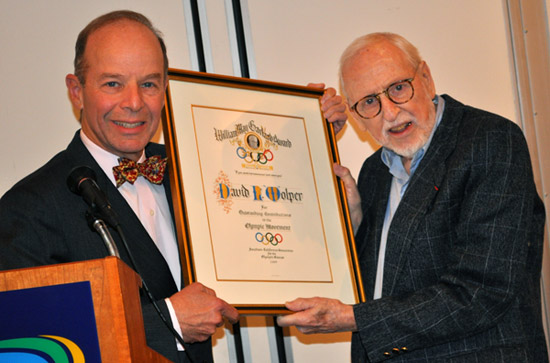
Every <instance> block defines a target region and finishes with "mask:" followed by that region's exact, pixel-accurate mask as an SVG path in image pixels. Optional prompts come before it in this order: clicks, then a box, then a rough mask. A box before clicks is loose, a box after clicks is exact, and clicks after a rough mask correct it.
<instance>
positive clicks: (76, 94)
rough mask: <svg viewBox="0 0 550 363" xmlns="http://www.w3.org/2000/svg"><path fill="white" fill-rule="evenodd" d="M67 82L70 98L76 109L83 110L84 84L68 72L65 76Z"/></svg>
mask: <svg viewBox="0 0 550 363" xmlns="http://www.w3.org/2000/svg"><path fill="white" fill-rule="evenodd" d="M65 84H66V85H67V90H68V91H69V98H70V99H71V103H72V104H73V107H74V108H75V109H76V110H79V111H80V110H82V108H83V105H84V102H83V100H82V88H83V86H82V84H81V83H80V81H79V80H78V77H76V76H75V75H74V74H67V76H66V77H65Z"/></svg>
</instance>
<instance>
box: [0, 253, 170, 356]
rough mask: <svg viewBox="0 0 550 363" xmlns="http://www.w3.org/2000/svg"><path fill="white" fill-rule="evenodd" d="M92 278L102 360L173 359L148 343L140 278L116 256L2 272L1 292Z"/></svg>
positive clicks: (0, 276) (91, 284)
mask: <svg viewBox="0 0 550 363" xmlns="http://www.w3.org/2000/svg"><path fill="white" fill-rule="evenodd" d="M81 281H89V282H90V287H91V293H92V299H93V306H94V307H93V310H94V313H95V320H96V328H97V335H98V340H99V349H100V354H101V360H102V361H103V362H170V361H169V360H168V359H167V358H165V357H164V356H162V355H160V354H159V353H157V352H156V351H154V350H153V349H151V348H149V347H148V346H147V343H146V341H145V331H144V327H143V315H142V313H141V305H140V298H139V286H140V285H141V280H140V278H139V277H138V275H137V274H136V273H135V272H134V271H133V270H132V269H130V268H129V267H128V266H127V265H126V264H125V263H124V262H122V261H121V260H120V259H118V258H116V257H106V258H104V259H98V260H90V261H83V262H72V263H64V264H58V265H50V266H43V267H33V268H25V269H19V270H8V271H3V272H0V291H11V290H20V289H27V288H33V287H43V286H51V285H60V284H69V283H75V282H81Z"/></svg>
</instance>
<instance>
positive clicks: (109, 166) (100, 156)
mask: <svg viewBox="0 0 550 363" xmlns="http://www.w3.org/2000/svg"><path fill="white" fill-rule="evenodd" d="M80 139H81V140H82V143H83V144H84V146H86V149H88V151H89V152H90V154H92V157H93V158H94V159H95V161H96V162H97V163H98V164H99V166H100V167H101V169H102V170H103V172H104V173H105V175H107V177H108V178H109V180H111V182H112V183H113V185H115V186H116V180H115V176H114V174H113V167H115V166H117V165H118V164H119V163H118V159H119V156H117V155H115V154H112V153H110V152H108V151H107V150H105V149H102V148H101V147H99V146H98V145H96V144H95V143H94V142H93V141H92V140H90V138H88V136H86V134H85V133H84V132H83V131H82V130H80ZM144 160H145V150H143V153H142V154H141V157H140V158H139V160H138V162H139V163H141V162H143V161H144ZM125 184H127V183H125Z"/></svg>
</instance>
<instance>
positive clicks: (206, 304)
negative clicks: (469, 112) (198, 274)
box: [170, 282, 239, 343]
mask: <svg viewBox="0 0 550 363" xmlns="http://www.w3.org/2000/svg"><path fill="white" fill-rule="evenodd" d="M170 302H171V303H172V306H173V307H174V310H175V312H176V316H177V317H178V322H179V324H180V327H181V331H182V337H183V340H184V341H185V342H187V343H195V342H202V341H205V340H207V339H208V338H209V337H210V336H211V335H212V334H214V333H215V332H216V328H218V327H220V326H222V325H223V324H224V322H223V319H224V318H226V319H227V320H228V321H229V322H230V323H232V324H234V323H236V322H237V321H238V319H239V313H238V311H237V310H236V309H235V308H234V307H233V306H231V305H229V304H228V303H226V302H225V301H223V300H222V299H219V298H217V297H216V293H215V292H214V290H212V289H210V288H208V287H206V286H204V285H203V284H201V283H198V282H196V283H193V284H191V285H188V286H186V287H185V288H183V289H182V290H181V291H179V292H178V293H176V294H174V295H172V296H171V297H170Z"/></svg>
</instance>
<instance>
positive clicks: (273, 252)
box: [163, 69, 363, 314]
mask: <svg viewBox="0 0 550 363" xmlns="http://www.w3.org/2000/svg"><path fill="white" fill-rule="evenodd" d="M322 94H323V91H322V90H319V89H314V88H308V87H301V86H294V85H288V84H281V83H272V82H263V81H256V80H248V79H242V78H236V77H228V76H219V75H212V74H207V73H199V72H190V71H182V70H175V69H170V71H169V80H168V89H167V96H166V113H165V116H166V117H165V119H164V123H163V127H164V136H165V142H166V147H167V151H168V155H169V171H170V178H171V179H170V182H171V189H172V197H173V204H174V212H175V216H176V229H177V235H178V240H179V241H180V244H181V245H180V250H181V252H182V256H181V260H182V265H183V269H184V281H185V282H186V283H190V282H196V281H198V282H201V283H202V284H204V285H206V286H208V287H210V288H212V289H214V290H215V291H216V294H217V296H219V297H220V298H222V299H224V300H225V301H227V302H228V303H230V304H232V305H234V306H235V307H236V308H237V309H239V310H240V311H241V313H245V314H246V313H248V314H254V313H256V314H280V313H284V312H285V308H284V303H285V301H290V300H293V299H294V298H297V297H311V296H324V297H331V298H336V299H339V300H341V301H343V302H344V303H348V304H353V303H357V302H359V301H361V300H362V299H363V291H362V285H361V280H360V275H359V272H358V271H359V269H358V264H357V258H356V254H355V247H354V239H353V233H352V227H351V223H350V220H349V214H348V212H347V205H346V199H345V194H344V193H343V186H342V185H341V182H339V181H338V180H337V178H336V177H335V175H334V173H333V162H337V161H338V152H337V148H336V142H335V139H334V133H333V131H332V127H331V126H329V125H328V123H327V122H326V121H325V120H324V118H323V115H322V112H321V110H320V101H319V100H320V97H321V96H322Z"/></svg>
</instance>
